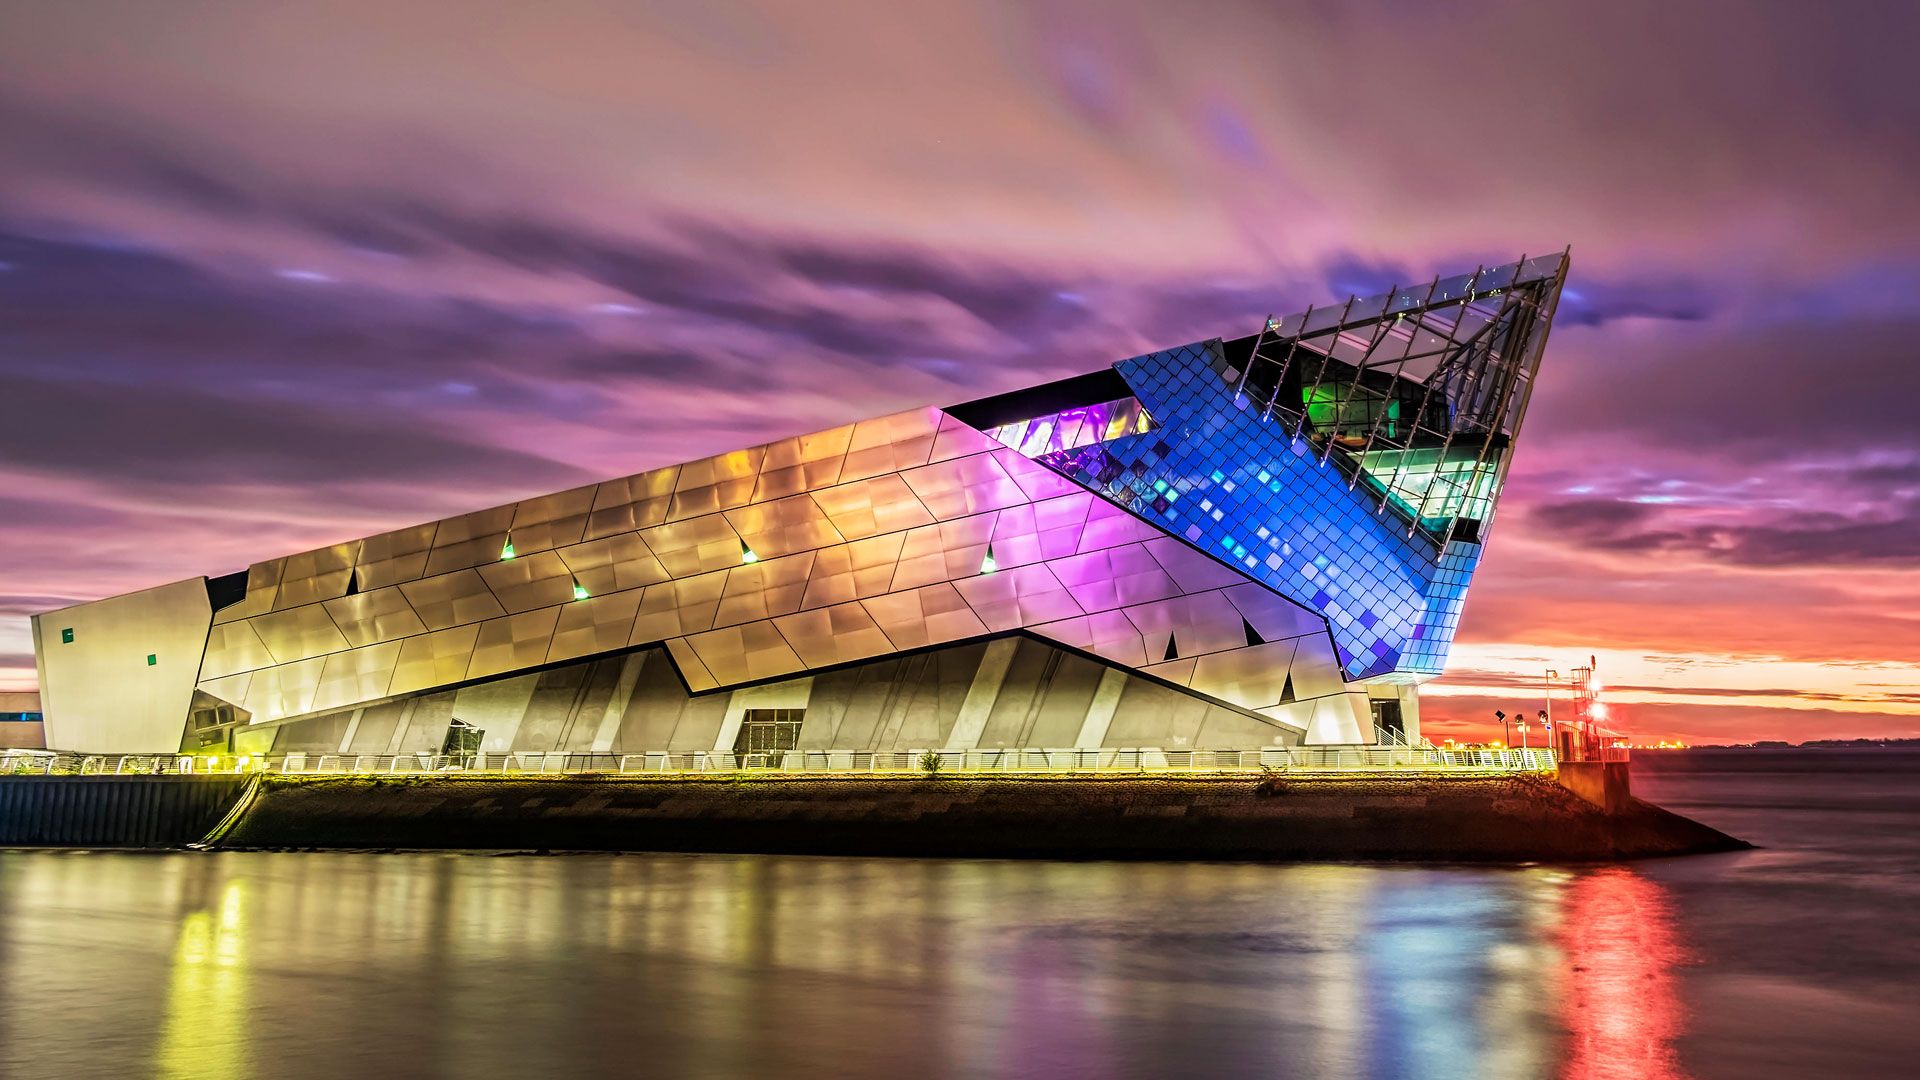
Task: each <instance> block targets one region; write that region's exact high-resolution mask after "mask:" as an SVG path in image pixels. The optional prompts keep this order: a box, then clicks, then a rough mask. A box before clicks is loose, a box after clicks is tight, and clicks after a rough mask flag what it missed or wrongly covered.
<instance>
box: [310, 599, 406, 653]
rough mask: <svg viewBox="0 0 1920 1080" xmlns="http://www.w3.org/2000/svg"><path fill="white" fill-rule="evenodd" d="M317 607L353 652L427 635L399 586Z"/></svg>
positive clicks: (331, 601) (334, 600)
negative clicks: (353, 647)
mask: <svg viewBox="0 0 1920 1080" xmlns="http://www.w3.org/2000/svg"><path fill="white" fill-rule="evenodd" d="M320 606H321V607H323V608H325V609H326V612H327V615H328V616H329V617H330V618H332V620H333V624H334V625H335V626H337V627H339V628H340V633H341V634H343V635H345V637H346V639H347V643H348V644H350V645H353V646H355V647H356V648H357V647H359V646H362V645H372V644H374V643H375V642H380V641H398V640H399V639H401V638H404V637H412V636H413V635H415V634H424V633H426V632H427V624H426V623H423V622H421V621H420V616H418V615H416V614H414V611H413V605H412V604H409V603H407V598H406V596H405V595H403V594H402V593H401V592H400V589H399V587H398V586H389V587H387V588H384V589H374V590H373V591H372V592H363V593H356V594H355V595H353V596H341V597H336V598H334V599H332V600H328V601H327V602H326V603H324V604H322V605H320Z"/></svg>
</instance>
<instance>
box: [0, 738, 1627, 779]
mask: <svg viewBox="0 0 1920 1080" xmlns="http://www.w3.org/2000/svg"><path fill="white" fill-rule="evenodd" d="M1616 752H1617V753H1618V754H1619V755H1620V756H1619V757H1618V758H1615V757H1613V756H1612V755H1613V754H1615V753H1616ZM1604 753H1605V754H1606V755H1607V757H1606V758H1605V759H1606V760H1625V750H1624V748H1613V747H1609V748H1607V749H1606V751H1604ZM929 765H934V767H933V768H931V769H930V768H929ZM1554 768H1555V759H1554V755H1553V752H1552V751H1550V750H1544V749H1540V750H1527V749H1511V748H1509V749H1504V750H1489V749H1456V750H1447V749H1442V748H1440V747H1433V746H1408V745H1405V744H1393V745H1387V746H1340V747H1334V746H1328V747H1320V746H1310V747H1307V746H1303V747H1280V746H1273V747H1263V748H1260V749H1246V750H1191V749H1166V748H1163V747H1152V746H1149V747H1119V748H1116V747H1099V748H1080V747H989V748H981V749H973V750H951V749H944V748H936V747H928V748H924V749H909V750H777V751H770V752H764V753H746V754H735V753H729V752H725V751H710V750H695V751H686V752H673V753H669V752H666V751H660V750H652V751H646V752H644V753H628V754H612V753H586V752H573V751H565V750H516V751H511V752H507V753H500V752H494V753H482V752H478V751H475V752H472V753H462V754H434V753H427V752H416V753H408V754H338V753H332V754H324V753H307V752H301V751H294V752H291V753H286V754H251V755H240V756H234V755H215V754H198V755H196V754H121V755H113V754H85V755H82V754H72V753H48V752H45V751H12V750H8V751H0V775H5V774H30V775H76V774H78V775H96V774H105V775H114V776H164V775H184V774H194V775H208V774H227V775H231V774H236V773H238V774H245V773H283V774H287V775H296V776H299V775H304V776H316V775H333V776H340V775H388V776H422V775H448V774H482V775H493V774H533V775H543V776H557V775H581V774H587V773H607V774H616V775H629V776H632V775H658V774H683V773H684V774H711V773H729V774H770V773H775V774H791V773H840V774H868V775H875V776H908V777H913V776H922V775H927V774H929V773H932V774H935V775H947V774H967V775H982V774H984V775H1034V774H1049V775H1055V774H1097V773H1186V774H1261V773H1268V772H1288V773H1301V774H1315V773H1361V772H1376V773H1377V772H1388V773H1423V774H1436V775H1448V774H1452V775H1471V774H1492V773H1525V772H1538V773H1545V772H1552V771H1553V770H1554Z"/></svg>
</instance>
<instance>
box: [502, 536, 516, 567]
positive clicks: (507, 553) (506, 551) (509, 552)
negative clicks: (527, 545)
mask: <svg viewBox="0 0 1920 1080" xmlns="http://www.w3.org/2000/svg"><path fill="white" fill-rule="evenodd" d="M517 554H519V553H518V552H516V551H514V550H513V534H512V533H508V534H507V542H506V543H504V544H501V545H500V561H501V562H506V561H507V560H508V559H511V558H513V557H514V556H515V555H517Z"/></svg>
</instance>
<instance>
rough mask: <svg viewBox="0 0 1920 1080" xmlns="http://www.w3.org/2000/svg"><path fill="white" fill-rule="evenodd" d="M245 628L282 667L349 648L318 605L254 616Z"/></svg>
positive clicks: (345, 638)
mask: <svg viewBox="0 0 1920 1080" xmlns="http://www.w3.org/2000/svg"><path fill="white" fill-rule="evenodd" d="M248 625H250V626H252V627H253V629H254V632H256V633H258V634H259V635H260V640H261V642H262V643H264V644H265V645H266V647H267V651H268V652H270V653H272V654H273V659H274V661H275V662H276V663H281V664H287V663H292V662H293V661H295V660H304V659H306V658H307V657H309V656H325V655H326V654H328V653H331V652H338V651H340V650H341V649H345V648H347V647H348V646H349V645H350V642H348V641H347V637H346V635H345V634H342V633H341V632H340V628H339V627H337V626H335V625H333V620H332V619H331V618H329V617H328V616H327V611H326V608H325V607H323V606H321V605H320V604H308V605H306V606H305V607H297V608H289V609H287V610H285V611H275V612H272V613H270V614H267V615H260V616H256V617H255V618H253V619H249V620H248Z"/></svg>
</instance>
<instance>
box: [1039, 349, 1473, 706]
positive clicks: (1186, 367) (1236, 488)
mask: <svg viewBox="0 0 1920 1080" xmlns="http://www.w3.org/2000/svg"><path fill="white" fill-rule="evenodd" d="M1114 368H1115V370H1117V371H1118V372H1119V373H1120V374H1121V376H1122V377H1123V378H1125V379H1126V381H1127V383H1128V385H1130V386H1131V387H1133V390H1134V392H1135V394H1137V395H1138V397H1139V399H1140V401H1141V403H1142V404H1144V405H1145V406H1146V408H1147V410H1148V411H1149V412H1150V413H1152V414H1153V415H1154V416H1155V417H1156V418H1158V419H1159V420H1160V421H1161V423H1162V427H1161V428H1160V429H1159V430H1157V431H1153V432H1148V433H1146V434H1141V435H1131V436H1127V437H1125V438H1121V439H1116V440H1113V441H1111V442H1107V443H1103V444H1100V445H1097V446H1088V447H1082V448H1079V449H1076V450H1068V451H1061V452H1058V453H1054V454H1049V455H1047V456H1045V457H1043V458H1041V459H1040V460H1041V461H1043V462H1045V463H1046V464H1048V465H1049V466H1051V467H1053V468H1055V469H1058V470H1059V471H1061V472H1064V473H1066V474H1067V475H1069V476H1072V477H1073V478H1074V479H1075V480H1078V481H1079V482H1081V483H1083V484H1086V485H1087V486H1089V487H1093V488H1095V489H1097V490H1100V491H1101V492H1103V493H1104V494H1106V495H1107V497H1108V498H1110V499H1112V500H1114V501H1115V502H1117V503H1119V504H1120V505H1122V506H1125V507H1126V508H1128V509H1129V510H1131V511H1133V512H1134V513H1136V514H1138V515H1139V516H1141V517H1143V518H1145V519H1146V520H1148V521H1150V522H1152V523H1153V524H1155V525H1156V526H1159V527H1160V528H1163V529H1165V530H1166V531H1167V532H1169V533H1172V534H1174V535H1176V536H1179V537H1182V538H1184V539H1185V540H1187V541H1188V542H1189V543H1191V544H1193V545H1194V546H1195V547H1198V548H1200V549H1201V550H1203V551H1205V552H1207V553H1208V554H1209V555H1212V556H1213V557H1215V558H1217V559H1219V560H1220V561H1221V562H1224V563H1226V564H1228V565H1230V566H1233V567H1234V568H1236V569H1238V570H1241V571H1242V572H1244V573H1246V574H1249V575H1251V576H1253V577H1255V578H1257V579H1258V580H1260V581H1262V582H1264V583H1266V584H1267V585H1268V586H1269V587H1271V588H1273V589H1275V590H1276V591H1278V592H1280V593H1282V594H1283V595H1285V596H1287V597H1289V598H1291V599H1293V600H1295V601H1297V602H1299V603H1301V604H1304V605H1306V606H1307V607H1310V608H1312V609H1313V610H1315V611H1318V612H1320V613H1321V614H1322V615H1324V616H1325V617H1326V619H1327V622H1328V624H1329V625H1330V627H1331V628H1332V631H1333V639H1334V643H1335V644H1336V645H1337V646H1338V647H1339V649H1340V659H1341V663H1342V664H1343V665H1344V667H1345V669H1346V673H1347V677H1348V678H1353V679H1358V678H1366V677H1371V676H1381V675H1394V674H1398V675H1402V676H1419V675H1432V674H1438V673H1439V672H1440V671H1441V670H1442V667H1443V665H1444V664H1445V663H1446V656H1447V648H1448V646H1449V644H1451V642H1452V640H1453V632H1454V629H1455V628H1456V627H1457V625H1458V623H1459V618H1460V609H1461V606H1462V604H1463V603H1464V602H1465V599H1466V587H1467V581H1468V579H1469V578H1470V577H1471V575H1472V572H1473V569H1474V566H1475V565H1476V564H1477V562H1478V561H1479V553H1480V545H1478V544H1469V543H1454V544H1451V545H1449V547H1448V550H1447V552H1446V554H1445V557H1444V558H1443V557H1441V554H1440V552H1438V551H1437V550H1436V545H1435V544H1434V542H1433V541H1432V540H1431V539H1429V538H1428V537H1427V536H1426V535H1425V534H1423V533H1416V534H1415V535H1414V536H1411V537H1409V536H1408V535H1407V529H1406V525H1405V523H1404V522H1403V521H1402V520H1401V519H1400V518H1398V517H1396V516H1394V515H1393V514H1391V513H1387V514H1382V513H1380V512H1379V510H1380V508H1379V504H1377V503H1376V502H1375V501H1374V500H1373V498H1372V497H1371V496H1370V495H1368V494H1367V493H1366V492H1365V491H1363V490H1353V489H1350V488H1349V487H1348V484H1347V479H1346V477H1344V476H1342V475H1341V474H1340V472H1339V471H1338V470H1337V469H1335V468H1334V467H1333V466H1331V465H1325V464H1322V463H1321V461H1320V459H1319V457H1318V454H1317V453H1316V451H1315V450H1314V448H1313V447H1312V446H1311V445H1309V444H1308V443H1307V442H1306V441H1305V440H1295V439H1291V438H1289V437H1288V435H1287V433H1286V430H1285V428H1284V426H1283V424H1282V422H1281V421H1279V420H1274V419H1265V420H1263V419H1262V418H1261V417H1260V410H1259V409H1258V408H1257V407H1256V406H1254V405H1252V404H1251V403H1249V402H1247V401H1246V400H1244V399H1237V398H1236V396H1235V394H1234V392H1233V384H1232V381H1231V380H1232V376H1233V375H1234V373H1232V372H1230V371H1228V369H1227V363H1226V360H1225V358H1224V355H1223V353H1222V351H1221V348H1220V343H1219V342H1218V341H1217V340H1215V341H1209V342H1201V343H1196V344H1193V345H1183V346H1181V347H1179V348H1176V349H1168V350H1166V351H1164V352H1156V353H1149V354H1147V355H1145V356H1139V357H1135V358H1133V359H1131V360H1123V361H1121V362H1120V363H1118V364H1115V365H1114Z"/></svg>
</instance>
